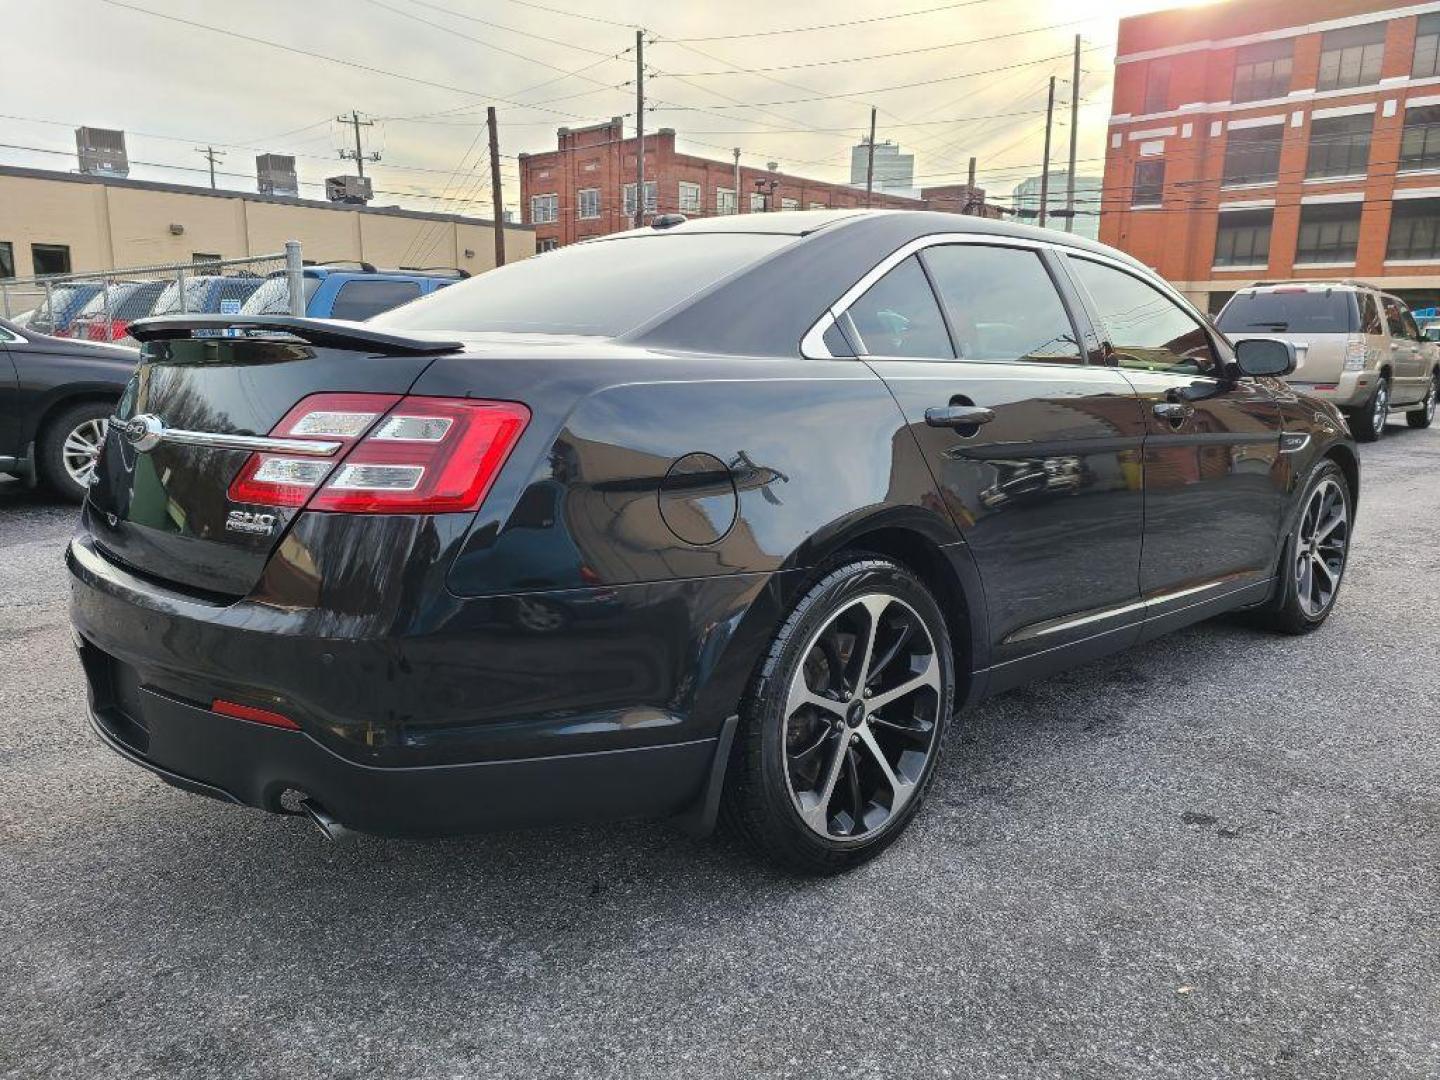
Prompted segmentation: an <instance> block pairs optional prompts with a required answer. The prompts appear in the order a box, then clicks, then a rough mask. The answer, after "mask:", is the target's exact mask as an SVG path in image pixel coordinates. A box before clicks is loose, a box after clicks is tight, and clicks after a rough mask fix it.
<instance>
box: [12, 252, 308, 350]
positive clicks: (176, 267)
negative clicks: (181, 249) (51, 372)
mask: <svg viewBox="0 0 1440 1080" xmlns="http://www.w3.org/2000/svg"><path fill="white" fill-rule="evenodd" d="M303 265H304V264H303V261H302V259H301V251H300V244H299V243H298V242H295V241H291V242H290V243H287V244H286V245H285V250H284V251H282V252H279V253H277V254H274V255H257V256H253V257H251V258H248V259H203V258H196V259H193V260H192V261H190V262H188V263H167V264H161V265H157V266H134V267H125V268H122V269H117V270H104V271H94V272H91V273H85V274H52V275H47V276H45V277H35V278H19V279H15V278H6V279H0V317H3V318H5V319H8V320H10V321H11V322H14V323H17V324H19V325H21V326H25V327H28V328H29V329H31V330H34V331H37V332H38V333H42V334H53V335H55V336H56V337H69V338H81V339H86V340H89V341H112V342H120V343H122V344H127V345H133V344H135V340H134V339H133V338H131V337H130V336H129V333H128V329H129V325H130V323H132V322H134V321H135V320H136V319H143V318H145V317H146V316H147V315H181V314H192V315H241V314H250V313H251V312H252V311H259V312H267V313H273V312H275V311H277V310H279V311H288V312H290V314H292V315H303V314H304V313H305V288H304V280H303V272H302V267H303Z"/></svg>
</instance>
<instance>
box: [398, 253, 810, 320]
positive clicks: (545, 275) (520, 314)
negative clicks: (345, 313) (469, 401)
mask: <svg viewBox="0 0 1440 1080" xmlns="http://www.w3.org/2000/svg"><path fill="white" fill-rule="evenodd" d="M795 239H796V238H795V237H793V236H777V235H756V234H753V233H728V234H724V233H692V234H683V235H672V236H664V235H659V236H655V235H650V236H636V237H626V238H624V239H622V240H605V241H600V242H597V243H588V244H577V245H575V246H574V247H567V248H561V249H560V250H559V251H554V252H546V253H545V254H543V255H537V256H535V257H534V258H530V259H525V260H523V261H521V262H518V263H511V264H510V265H508V266H502V267H500V268H499V269H497V270H491V271H488V272H487V273H484V274H481V275H480V276H478V277H474V278H471V279H469V280H468V281H461V282H457V283H456V284H454V285H451V286H450V287H449V288H447V289H442V290H440V291H439V292H436V293H432V294H431V295H430V296H427V297H424V298H422V299H420V300H416V301H414V302H413V303H409V304H406V305H405V306H404V307H400V308H396V309H394V310H393V311H387V312H384V313H382V314H380V315H377V316H375V318H373V319H371V320H370V321H371V322H372V323H373V324H374V325H376V326H383V327H388V328H392V329H396V330H448V331H452V332H454V331H471V332H485V331H510V332H514V333H538V334H593V335H597V336H600V337H617V336H619V335H621V334H624V333H626V332H628V331H630V330H633V329H635V328H636V327H637V326H640V325H641V324H643V323H646V322H649V321H650V320H651V319H653V318H654V317H655V316H657V315H660V314H662V313H663V312H665V311H668V310H669V309H670V308H673V307H674V306H675V305H677V304H679V303H681V302H682V301H684V300H687V299H689V298H690V297H692V296H694V295H695V294H696V293H698V292H701V291H702V290H704V289H706V288H708V287H710V286H711V285H714V284H715V283H716V282H718V281H720V280H721V279H723V278H726V277H729V276H730V275H731V274H733V273H735V272H736V271H738V270H742V269H744V268H745V267H747V266H751V265H753V264H755V263H757V262H759V261H760V260H761V259H764V258H765V257H766V256H768V255H770V254H772V253H774V252H776V251H778V250H780V249H781V248H782V247H785V246H786V245H787V244H790V243H793V242H794V240H795Z"/></svg>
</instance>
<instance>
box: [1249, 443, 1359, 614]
mask: <svg viewBox="0 0 1440 1080" xmlns="http://www.w3.org/2000/svg"><path fill="white" fill-rule="evenodd" d="M1336 509H1338V510H1339V511H1340V513H1341V515H1342V517H1341V520H1340V521H1339V523H1338V524H1334V525H1327V522H1330V521H1333V520H1334V519H1333V517H1332V515H1333V513H1334V511H1335V510H1336ZM1354 522H1355V503H1354V496H1353V494H1352V493H1351V491H1350V484H1349V481H1347V480H1346V479H1345V473H1344V472H1343V471H1342V470H1341V469H1340V466H1338V465H1336V464H1335V462H1333V461H1331V460H1330V459H1328V458H1326V459H1325V460H1323V461H1321V462H1320V464H1319V465H1317V466H1316V467H1315V469H1314V471H1313V472H1312V473H1311V474H1310V479H1309V480H1308V481H1307V482H1306V485H1305V494H1304V496H1303V497H1302V499H1301V502H1300V512H1299V514H1298V515H1297V516H1296V518H1295V524H1294V525H1293V526H1292V527H1291V529H1290V534H1289V536H1287V537H1286V538H1285V550H1284V552H1283V553H1282V555H1281V558H1280V571H1279V578H1280V580H1279V582H1278V583H1277V586H1276V594H1275V596H1274V598H1273V599H1271V601H1270V602H1269V603H1268V604H1267V605H1266V606H1265V607H1263V608H1260V609H1257V610H1256V611H1255V615H1256V616H1257V619H1258V621H1259V622H1260V623H1261V624H1262V625H1264V626H1266V627H1268V628H1269V629H1271V630H1275V631H1278V632H1280V633H1282V634H1308V633H1310V632H1311V631H1312V630H1315V629H1317V628H1318V627H1319V626H1320V625H1321V624H1322V623H1324V622H1325V620H1326V619H1328V618H1329V617H1330V612H1332V611H1333V610H1334V609H1335V601H1336V600H1337V599H1338V598H1339V594H1340V586H1341V585H1342V584H1343V583H1344V579H1345V569H1346V566H1347V564H1348V562H1349V557H1350V540H1351V533H1352V529H1353V526H1354ZM1317 538H1318V542H1317ZM1326 585H1328V586H1329V591H1328V593H1326V592H1325V586H1326Z"/></svg>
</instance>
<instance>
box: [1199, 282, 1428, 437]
mask: <svg viewBox="0 0 1440 1080" xmlns="http://www.w3.org/2000/svg"><path fill="white" fill-rule="evenodd" d="M1216 325H1218V326H1219V327H1220V329H1221V330H1223V331H1224V332H1225V333H1226V334H1229V335H1230V336H1232V337H1235V336H1241V335H1243V336H1245V337H1273V338H1276V339H1278V340H1281V341H1289V342H1291V343H1292V344H1294V346H1295V354H1296V365H1295V371H1294V373H1293V374H1292V375H1290V376H1289V377H1288V379H1287V381H1288V382H1291V383H1294V384H1295V386H1296V388H1297V389H1299V390H1303V391H1304V392H1305V393H1307V394H1313V395H1315V396H1316V397H1320V398H1324V399H1326V400H1327V401H1332V402H1334V403H1335V404H1336V405H1338V406H1339V407H1340V408H1342V409H1344V410H1345V412H1346V413H1347V414H1348V415H1349V417H1350V426H1351V428H1352V430H1353V431H1354V433H1355V438H1357V439H1359V440H1361V441H1362V442H1371V441H1373V440H1375V439H1378V438H1379V437H1380V436H1381V434H1383V433H1384V431H1385V423H1386V421H1387V420H1388V419H1389V416H1390V413H1391V412H1392V411H1403V412H1404V413H1405V419H1406V421H1407V422H1408V423H1409V424H1410V426H1411V427H1415V428H1425V427H1429V426H1430V423H1431V421H1433V420H1434V418H1435V405H1436V400H1437V398H1440V344H1437V343H1436V342H1434V341H1431V340H1428V339H1427V337H1426V336H1425V335H1424V334H1422V333H1421V332H1420V328H1419V327H1418V326H1416V325H1415V319H1414V318H1413V317H1412V316H1411V314H1410V310H1409V309H1408V308H1407V307H1406V306H1405V303H1404V302H1403V301H1402V300H1400V299H1399V298H1398V297H1394V296H1391V295H1390V294H1388V293H1384V292H1381V291H1380V290H1379V289H1376V288H1374V287H1373V286H1370V285H1366V284H1364V283H1363V282H1356V281H1335V282H1325V281H1305V282H1298V281H1297V282H1273V283H1267V284H1263V285H1255V286H1252V287H1250V288H1247V289H1242V290H1241V291H1240V292H1237V293H1236V294H1235V295H1234V296H1232V297H1231V298H1230V300H1229V301H1228V302H1227V303H1226V304H1225V307H1224V308H1223V309H1222V310H1221V312H1220V315H1219V317H1218V318H1217V319H1216Z"/></svg>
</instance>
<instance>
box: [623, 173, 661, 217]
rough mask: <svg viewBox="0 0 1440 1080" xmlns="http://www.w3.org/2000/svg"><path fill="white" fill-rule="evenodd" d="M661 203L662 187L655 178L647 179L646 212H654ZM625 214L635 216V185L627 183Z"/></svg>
mask: <svg viewBox="0 0 1440 1080" xmlns="http://www.w3.org/2000/svg"><path fill="white" fill-rule="evenodd" d="M659 205H660V187H659V185H658V184H657V183H656V181H654V180H646V181H645V213H647V214H653V213H655V211H656V209H657V208H658V207H659ZM625 216H626V217H632V218H633V217H634V216H635V185H634V184H626V185H625Z"/></svg>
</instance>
